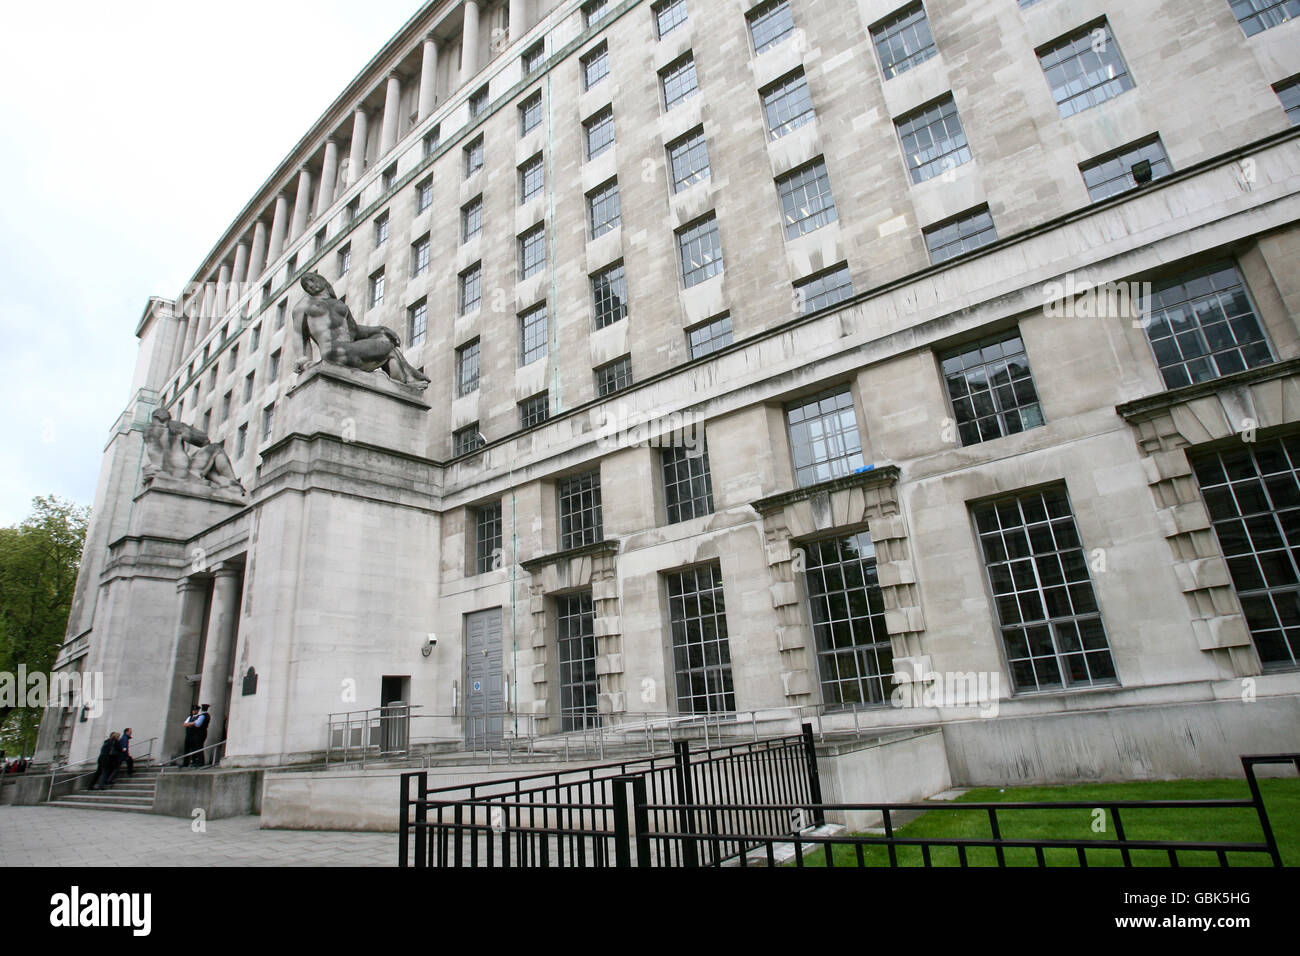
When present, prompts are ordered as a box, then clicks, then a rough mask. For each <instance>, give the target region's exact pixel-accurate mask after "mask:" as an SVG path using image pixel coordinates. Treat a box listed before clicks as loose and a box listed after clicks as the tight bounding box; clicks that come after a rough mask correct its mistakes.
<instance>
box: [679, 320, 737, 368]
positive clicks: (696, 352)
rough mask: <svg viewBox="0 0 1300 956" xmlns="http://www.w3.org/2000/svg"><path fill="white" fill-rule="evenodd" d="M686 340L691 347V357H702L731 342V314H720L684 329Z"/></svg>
mask: <svg viewBox="0 0 1300 956" xmlns="http://www.w3.org/2000/svg"><path fill="white" fill-rule="evenodd" d="M686 341H687V343H688V344H689V345H690V347H691V358H693V359H697V358H703V357H704V356H705V355H708V354H709V353H711V352H716V351H717V350H718V349H721V348H726V347H727V346H728V345H730V344H731V342H732V338H731V316H730V315H720V316H718V317H717V318H715V319H709V321H707V322H703V323H701V324H699V325H697V326H695V327H694V328H691V329H687V330H686Z"/></svg>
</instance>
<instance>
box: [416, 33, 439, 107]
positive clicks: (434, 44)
mask: <svg viewBox="0 0 1300 956" xmlns="http://www.w3.org/2000/svg"><path fill="white" fill-rule="evenodd" d="M437 102H438V41H437V40H435V39H434V38H433V37H432V36H427V37H425V38H424V59H422V60H421V61H420V100H419V105H418V106H417V107H416V110H417V116H418V118H419V119H421V120H423V119H424V118H425V117H426V116H428V115H429V114H430V113H432V112H433V107H434V105H435V104H436V103H437Z"/></svg>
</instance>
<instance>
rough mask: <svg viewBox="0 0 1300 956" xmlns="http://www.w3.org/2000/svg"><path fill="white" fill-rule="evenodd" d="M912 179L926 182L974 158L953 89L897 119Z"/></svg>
mask: <svg viewBox="0 0 1300 956" xmlns="http://www.w3.org/2000/svg"><path fill="white" fill-rule="evenodd" d="M894 124H895V126H897V127H898V138H899V140H900V141H901V142H902V144H903V155H904V156H905V157H906V159H907V168H908V170H909V171H910V172H911V174H912V182H914V183H923V182H925V181H926V180H927V179H933V178H934V177H935V176H938V175H940V174H941V173H943V172H944V171H945V170H948V169H955V168H956V167H958V166H960V165H962V164H963V163H968V162H970V159H971V153H970V146H969V145H967V142H966V131H965V130H963V129H962V126H961V118H960V117H959V116H958V115H957V104H956V103H955V102H954V101H953V98H952V94H951V93H949V94H948V95H947V96H945V97H944V98H943V99H941V100H939V101H938V102H937V103H932V104H931V105H929V106H923V107H921V109H919V110H915V111H913V112H911V113H909V114H907V115H906V116H902V117H899V118H898V119H897V120H895V121H894Z"/></svg>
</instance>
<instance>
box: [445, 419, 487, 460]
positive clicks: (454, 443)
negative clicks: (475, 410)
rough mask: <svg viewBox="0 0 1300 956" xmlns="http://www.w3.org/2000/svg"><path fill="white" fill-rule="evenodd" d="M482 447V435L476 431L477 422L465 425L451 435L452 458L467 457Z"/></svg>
mask: <svg viewBox="0 0 1300 956" xmlns="http://www.w3.org/2000/svg"><path fill="white" fill-rule="evenodd" d="M482 447H483V433H482V432H480V431H479V430H478V422H475V423H474V424H472V425H466V426H465V427H464V428H460V429H457V430H456V431H454V432H452V433H451V453H452V456H453V457H457V458H458V457H460V456H461V455H468V454H469V453H470V452H472V451H477V450H478V449H480V448H482Z"/></svg>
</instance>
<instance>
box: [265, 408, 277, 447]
mask: <svg viewBox="0 0 1300 956" xmlns="http://www.w3.org/2000/svg"><path fill="white" fill-rule="evenodd" d="M274 427H275V405H267V406H266V407H265V408H264V409H262V441H266V440H267V439H268V438H270V437H271V429H272V428H274Z"/></svg>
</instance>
